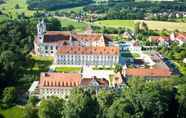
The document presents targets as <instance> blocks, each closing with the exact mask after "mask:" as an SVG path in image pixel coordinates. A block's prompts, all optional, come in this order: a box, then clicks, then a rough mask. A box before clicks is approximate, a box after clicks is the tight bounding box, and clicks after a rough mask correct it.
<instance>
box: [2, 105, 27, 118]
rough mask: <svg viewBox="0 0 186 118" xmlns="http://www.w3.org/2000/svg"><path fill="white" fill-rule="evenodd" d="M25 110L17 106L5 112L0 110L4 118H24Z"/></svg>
mask: <svg viewBox="0 0 186 118" xmlns="http://www.w3.org/2000/svg"><path fill="white" fill-rule="evenodd" d="M23 112H24V111H23V109H22V108H20V107H18V106H15V107H11V108H8V109H5V110H2V109H0V114H2V115H3V118H22V117H23Z"/></svg>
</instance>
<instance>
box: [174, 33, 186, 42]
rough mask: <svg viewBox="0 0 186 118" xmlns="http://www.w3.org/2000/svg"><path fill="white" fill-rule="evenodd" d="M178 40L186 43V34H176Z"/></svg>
mask: <svg viewBox="0 0 186 118" xmlns="http://www.w3.org/2000/svg"><path fill="white" fill-rule="evenodd" d="M176 39H179V40H182V41H186V32H184V33H177V34H176Z"/></svg>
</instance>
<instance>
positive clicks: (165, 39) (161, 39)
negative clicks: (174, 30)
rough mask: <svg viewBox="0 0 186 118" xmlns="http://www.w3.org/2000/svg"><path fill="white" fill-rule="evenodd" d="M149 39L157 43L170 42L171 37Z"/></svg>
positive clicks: (151, 37)
mask: <svg viewBox="0 0 186 118" xmlns="http://www.w3.org/2000/svg"><path fill="white" fill-rule="evenodd" d="M149 39H150V40H152V41H155V42H160V41H169V40H170V37H169V36H150V37H149Z"/></svg>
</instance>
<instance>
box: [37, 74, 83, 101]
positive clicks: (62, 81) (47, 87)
mask: <svg viewBox="0 0 186 118" xmlns="http://www.w3.org/2000/svg"><path fill="white" fill-rule="evenodd" d="M80 80H81V75H80V74H76V73H52V72H51V73H41V76H40V81H39V97H40V98H47V97H50V96H58V97H61V98H65V97H66V96H68V95H69V94H70V92H71V90H72V89H73V88H75V87H79V86H80Z"/></svg>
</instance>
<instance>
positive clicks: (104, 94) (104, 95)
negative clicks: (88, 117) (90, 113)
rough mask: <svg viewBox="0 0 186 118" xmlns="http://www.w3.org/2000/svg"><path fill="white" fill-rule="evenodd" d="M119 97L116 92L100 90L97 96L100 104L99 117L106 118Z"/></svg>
mask: <svg viewBox="0 0 186 118" xmlns="http://www.w3.org/2000/svg"><path fill="white" fill-rule="evenodd" d="M116 98H117V96H116V93H115V91H111V90H110V91H109V90H100V91H99V93H98V96H97V99H98V103H99V105H100V113H99V117H101V118H105V117H106V116H107V113H108V108H109V107H110V106H111V105H112V104H113V102H114V101H115V100H116Z"/></svg>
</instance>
